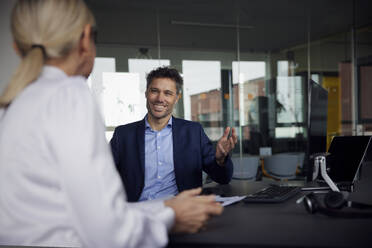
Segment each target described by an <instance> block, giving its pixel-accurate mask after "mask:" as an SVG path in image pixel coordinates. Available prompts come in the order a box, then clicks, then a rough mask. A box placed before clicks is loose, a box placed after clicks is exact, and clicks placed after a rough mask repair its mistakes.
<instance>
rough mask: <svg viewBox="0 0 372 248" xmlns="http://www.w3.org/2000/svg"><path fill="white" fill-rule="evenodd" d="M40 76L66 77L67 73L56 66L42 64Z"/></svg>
mask: <svg viewBox="0 0 372 248" xmlns="http://www.w3.org/2000/svg"><path fill="white" fill-rule="evenodd" d="M40 76H41V77H48V78H64V77H68V76H67V74H66V73H65V72H64V71H63V70H61V69H60V68H58V67H55V66H51V65H44V66H43V68H42V70H41V73H40Z"/></svg>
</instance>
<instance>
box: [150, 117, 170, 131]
mask: <svg viewBox="0 0 372 248" xmlns="http://www.w3.org/2000/svg"><path fill="white" fill-rule="evenodd" d="M147 116H148V115H147V114H146V116H145V127H146V129H150V130H152V128H151V126H150V124H149V122H148V121H147ZM172 121H173V116H171V118H169V121H168V124H167V125H166V126H165V127H168V128H170V127H172Z"/></svg>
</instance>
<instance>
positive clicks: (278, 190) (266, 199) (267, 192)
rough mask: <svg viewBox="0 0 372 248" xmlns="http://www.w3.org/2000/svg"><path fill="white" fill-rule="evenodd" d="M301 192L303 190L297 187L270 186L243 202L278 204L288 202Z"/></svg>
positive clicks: (249, 196)
mask: <svg viewBox="0 0 372 248" xmlns="http://www.w3.org/2000/svg"><path fill="white" fill-rule="evenodd" d="M300 191H301V188H300V187H296V186H278V185H270V186H269V187H267V188H263V189H262V190H260V191H258V192H256V193H254V194H251V195H248V196H247V197H246V198H244V200H243V201H244V202H245V203H251V202H259V203H271V202H272V203H278V202H283V201H286V200H287V199H289V198H291V197H293V196H295V195H296V194H297V193H298V192H300Z"/></svg>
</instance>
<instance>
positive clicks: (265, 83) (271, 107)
mask: <svg viewBox="0 0 372 248" xmlns="http://www.w3.org/2000/svg"><path fill="white" fill-rule="evenodd" d="M108 2H110V3H112V4H113V5H110V4H109V3H107V4H106V5H105V4H104V3H102V2H100V1H96V0H90V1H88V4H89V5H90V6H91V7H92V9H93V11H94V12H95V15H96V16H97V23H98V28H99V36H98V44H97V56H98V57H105V58H112V59H114V61H115V63H116V67H115V66H114V67H113V68H114V72H113V71H112V69H110V71H107V72H104V70H103V69H100V68H97V67H98V66H99V64H100V63H98V64H96V66H95V69H94V72H95V73H93V74H92V77H94V78H92V79H91V81H92V82H96V83H95V87H96V88H97V87H98V86H97V82H99V81H100V82H102V87H103V88H104V92H107V93H106V95H105V93H103V96H101V100H100V101H101V102H100V103H101V105H102V104H103V105H104V106H103V107H101V108H102V109H104V110H105V111H103V115H104V116H105V120H106V126H107V131H108V135H107V137H108V139H109V138H110V134H109V133H110V132H112V130H113V128H114V127H115V126H116V125H120V124H125V123H128V122H131V121H134V120H139V119H142V118H143V117H144V115H145V113H146V105H145V98H144V91H145V87H146V82H145V75H146V73H148V72H149V71H151V70H152V69H154V68H156V67H158V66H164V65H166V66H171V67H174V68H176V69H178V70H179V71H180V73H181V74H182V75H183V78H184V87H183V90H182V98H181V100H180V101H179V102H178V104H177V106H176V107H175V111H174V115H175V116H176V117H180V118H184V119H187V120H192V121H197V122H200V123H201V125H202V126H203V128H204V130H205V132H206V134H207V135H208V137H209V138H210V139H211V140H212V142H213V143H217V141H218V139H219V138H220V137H221V136H222V134H223V130H224V128H225V127H227V126H233V127H235V128H236V130H237V133H238V136H239V141H238V144H237V145H236V147H235V149H234V150H233V152H232V157H233V158H240V160H241V159H242V158H243V157H247V156H248V157H250V156H261V159H262V158H263V157H265V156H268V155H270V154H272V155H275V154H296V155H298V156H299V160H298V169H297V171H296V172H295V173H296V178H297V179H298V178H300V179H301V178H303V175H305V171H306V166H305V167H302V164H303V162H302V160H301V157H302V159H303V154H304V153H305V152H306V151H307V148H308V145H309V144H308V126H309V118H308V114H309V113H308V109H309V94H308V93H309V82H310V80H313V81H314V82H315V83H317V84H320V85H321V86H322V87H324V88H326V89H327V91H328V106H325V108H327V112H328V119H327V126H324V128H325V129H326V130H327V137H326V138H327V145H329V143H330V141H331V139H332V137H334V136H337V135H368V134H369V135H370V134H371V133H372V112H371V108H369V106H370V105H371V104H372V102H371V99H372V98H371V97H369V95H370V94H371V92H372V86H371V85H372V84H371V81H372V25H371V23H372V14H371V13H369V12H370V11H368V9H369V10H370V9H371V6H370V5H371V4H370V3H369V1H367V0H355V1H348V0H341V1H337V3H336V2H334V1H310V0H302V1H288V0H263V1H238V0H236V1H227V0H225V1H222V0H221V1H208V0H207V1H202V2H199V1H191V2H190V1H177V2H169V1H145V2H138V3H135V2H132V1H122V3H119V2H117V1H108ZM110 63H112V60H111V62H110ZM102 72H103V73H102ZM100 73H101V74H100ZM123 73H124V74H123ZM120 82H121V84H122V85H120ZM124 85H125V86H124ZM123 87H124V88H126V89H128V90H127V91H126V92H125V93H122V94H118V91H124V90H123V89H124V88H123ZM128 87H129V88H128ZM129 89H130V90H129ZM108 94H111V95H110V97H111V98H112V97H114V98H115V99H114V100H113V99H109V98H110V97H108ZM102 101H103V103H102ZM105 104H106V105H105ZM105 106H106V107H105ZM107 106H110V107H109V108H111V110H109V109H108V108H107ZM115 108H117V110H114V109H115ZM120 108H121V109H120ZM117 115H128V117H118V116H117ZM119 122H120V123H119ZM262 161H263V159H262Z"/></svg>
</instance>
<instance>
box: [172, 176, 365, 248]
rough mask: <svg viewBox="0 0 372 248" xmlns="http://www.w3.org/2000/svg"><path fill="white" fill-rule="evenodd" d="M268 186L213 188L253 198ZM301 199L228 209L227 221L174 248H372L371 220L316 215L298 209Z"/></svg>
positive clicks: (176, 241) (178, 240)
mask: <svg viewBox="0 0 372 248" xmlns="http://www.w3.org/2000/svg"><path fill="white" fill-rule="evenodd" d="M263 184H264V183H262V182H247V181H236V180H234V181H232V182H231V183H230V184H229V185H218V186H216V185H215V184H212V185H211V186H209V187H210V188H211V189H214V190H215V191H216V193H218V194H223V195H225V196H231V195H245V194H249V193H253V192H255V191H256V190H258V189H260V188H262V187H263ZM300 196H301V194H299V195H298V196H295V197H294V198H292V199H290V200H288V201H286V202H284V203H276V204H257V203H250V204H245V203H243V202H239V203H237V204H235V205H230V206H227V207H225V210H224V212H223V214H222V215H221V216H218V217H215V218H213V219H211V221H210V222H209V224H208V226H207V228H206V230H204V231H201V232H200V233H197V234H187V235H183V234H182V235H181V234H178V235H171V236H170V244H169V247H190V246H196V247H201V246H206V247H372V219H371V218H370V219H343V218H334V217H328V216H325V215H321V214H316V215H310V214H308V213H307V212H306V210H305V209H304V206H303V205H302V204H296V200H297V199H298V198H299V197H300ZM342 211H352V210H351V209H343V210H342ZM370 211H372V210H370Z"/></svg>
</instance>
